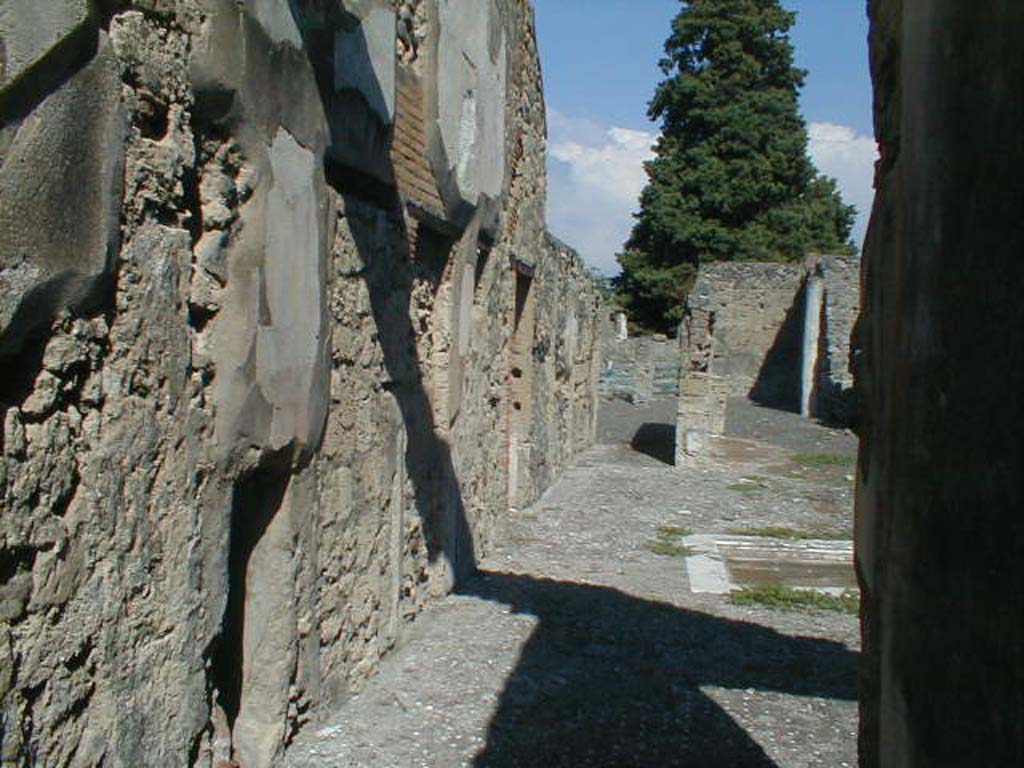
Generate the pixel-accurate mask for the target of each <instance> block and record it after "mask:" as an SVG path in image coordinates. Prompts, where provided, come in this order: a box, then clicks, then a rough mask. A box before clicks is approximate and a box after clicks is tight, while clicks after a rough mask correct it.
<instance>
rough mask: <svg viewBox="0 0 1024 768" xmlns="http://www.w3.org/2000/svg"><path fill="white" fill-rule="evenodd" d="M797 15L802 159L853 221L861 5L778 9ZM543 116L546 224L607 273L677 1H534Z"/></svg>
mask: <svg viewBox="0 0 1024 768" xmlns="http://www.w3.org/2000/svg"><path fill="white" fill-rule="evenodd" d="M783 5H785V6H786V7H787V8H789V9H790V10H795V11H797V13H798V16H797V24H796V26H795V27H794V28H793V30H792V31H791V37H792V40H793V43H794V47H795V51H796V61H797V65H798V66H800V67H803V68H804V69H806V70H808V72H809V74H808V77H807V85H806V86H805V88H804V91H803V94H802V98H801V106H802V110H803V114H804V118H805V119H806V121H807V123H808V127H809V132H810V137H811V144H810V147H809V152H810V154H811V157H812V158H813V159H814V160H815V163H816V164H817V165H818V167H819V169H820V170H822V171H823V172H825V173H828V174H829V175H832V176H835V177H837V178H838V179H839V183H840V187H841V189H842V190H843V194H844V197H845V198H846V199H847V202H850V203H853V204H854V205H856V206H857V207H858V209H859V211H860V216H859V217H858V222H857V226H856V228H855V230H854V239H855V242H857V243H858V244H859V242H860V240H861V239H862V238H863V232H864V227H865V226H866V221H867V213H868V208H869V207H870V204H871V194H872V191H871V174H872V165H873V161H874V151H875V149H874V140H873V139H872V127H871V83H870V75H869V71H868V60H867V31H868V30H867V20H866V18H865V10H864V2H863V0H783ZM534 6H535V10H536V15H537V36H538V38H539V44H540V53H541V65H542V68H543V73H544V90H545V97H546V99H547V107H548V134H549V144H548V173H549V200H548V219H549V226H550V227H551V229H552V231H553V232H554V233H555V234H556V235H558V236H559V237H561V238H563V239H564V240H566V242H569V243H570V244H573V245H575V246H576V247H577V248H578V249H579V250H580V252H581V253H582V254H583V256H584V258H585V259H586V260H587V261H588V263H589V264H590V265H592V266H595V267H597V268H598V269H600V270H602V271H603V272H605V273H607V274H614V273H616V272H617V271H618V266H617V265H616V263H615V259H614V254H615V252H616V251H618V249H619V248H620V246H621V245H622V241H623V240H624V239H625V237H626V236H627V235H628V233H629V229H630V226H631V224H632V217H631V214H632V212H633V210H635V207H636V196H637V194H638V193H639V190H640V188H642V186H643V183H644V180H645V176H644V174H643V170H642V166H641V164H642V162H643V160H644V159H645V158H647V157H649V153H650V149H649V148H650V143H651V142H652V141H653V139H654V138H655V137H656V135H657V126H655V125H653V124H652V123H650V122H649V121H648V120H647V117H646V112H647V102H648V100H649V99H650V97H651V94H652V93H653V91H654V88H655V86H656V85H657V83H658V81H659V80H660V79H661V78H662V75H661V72H660V71H659V70H658V67H657V63H658V59H659V58H660V57H661V55H662V46H663V44H664V40H665V37H666V36H667V34H668V30H669V23H670V21H671V19H672V17H673V16H674V15H675V14H676V13H677V12H678V11H679V9H680V7H681V5H680V2H679V0H535V2H534Z"/></svg>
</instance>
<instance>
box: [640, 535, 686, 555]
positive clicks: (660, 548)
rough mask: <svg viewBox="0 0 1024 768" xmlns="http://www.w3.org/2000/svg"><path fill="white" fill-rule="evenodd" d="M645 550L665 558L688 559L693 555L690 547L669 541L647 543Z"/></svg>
mask: <svg viewBox="0 0 1024 768" xmlns="http://www.w3.org/2000/svg"><path fill="white" fill-rule="evenodd" d="M644 549H646V550H648V551H649V552H653V553H654V554H656V555H663V556H665V557H688V556H689V555H691V554H693V548H692V547H688V546H686V545H685V544H680V543H679V542H678V541H670V540H668V539H655V540H654V541H645V542H644Z"/></svg>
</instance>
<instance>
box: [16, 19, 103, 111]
mask: <svg viewBox="0 0 1024 768" xmlns="http://www.w3.org/2000/svg"><path fill="white" fill-rule="evenodd" d="M89 6H90V3H89V0H4V2H3V4H2V5H0V93H2V92H3V91H4V90H5V89H6V88H7V86H8V85H10V84H11V83H13V82H14V81H15V80H17V79H18V78H20V77H22V76H23V75H24V74H26V72H27V71H28V70H29V69H30V68H31V67H33V66H36V65H38V64H39V63H40V62H41V61H42V60H43V59H44V58H45V57H46V55H47V54H49V53H51V52H52V51H53V50H54V49H55V48H57V47H58V46H59V45H61V43H63V42H65V41H66V40H67V39H68V38H69V37H71V36H72V35H74V34H75V33H76V32H78V31H79V30H81V29H83V28H84V27H86V26H87V25H88V24H89V23H90V8H89Z"/></svg>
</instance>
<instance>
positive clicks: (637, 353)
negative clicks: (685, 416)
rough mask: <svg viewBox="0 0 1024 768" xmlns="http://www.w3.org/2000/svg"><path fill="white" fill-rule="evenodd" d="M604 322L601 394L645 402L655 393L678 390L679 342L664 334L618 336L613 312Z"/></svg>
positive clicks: (669, 394)
mask: <svg viewBox="0 0 1024 768" xmlns="http://www.w3.org/2000/svg"><path fill="white" fill-rule="evenodd" d="M605 315H606V319H605V321H604V322H602V324H601V337H602V338H601V351H602V354H601V360H602V362H601V378H600V381H599V384H598V388H599V392H600V394H601V396H602V397H606V398H616V397H618V398H622V399H624V400H628V401H629V402H631V403H643V402H646V401H648V400H650V399H651V398H654V397H674V396H675V395H676V394H678V392H679V345H678V344H677V343H676V342H675V341H674V340H671V339H668V338H666V337H664V336H660V335H658V336H630V337H627V338H624V339H622V338H619V327H618V323H617V321H616V320H615V319H614V318H616V317H618V316H620V313H615V314H614V315H610V314H608V313H605Z"/></svg>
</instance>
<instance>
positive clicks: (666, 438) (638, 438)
mask: <svg viewBox="0 0 1024 768" xmlns="http://www.w3.org/2000/svg"><path fill="white" fill-rule="evenodd" d="M629 445H630V447H631V448H632V449H633V450H634V451H637V452H638V453H643V454H645V455H647V456H650V457H651V458H652V459H657V460H658V461H660V462H662V463H663V464H674V463H675V456H676V427H675V425H674V424H655V423H653V422H650V421H648V422H645V423H643V424H641V425H640V428H639V429H637V431H636V433H635V434H634V435H633V439H632V440H630V441H629Z"/></svg>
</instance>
